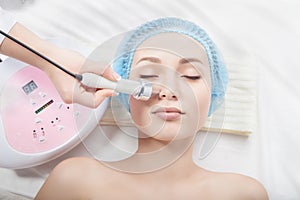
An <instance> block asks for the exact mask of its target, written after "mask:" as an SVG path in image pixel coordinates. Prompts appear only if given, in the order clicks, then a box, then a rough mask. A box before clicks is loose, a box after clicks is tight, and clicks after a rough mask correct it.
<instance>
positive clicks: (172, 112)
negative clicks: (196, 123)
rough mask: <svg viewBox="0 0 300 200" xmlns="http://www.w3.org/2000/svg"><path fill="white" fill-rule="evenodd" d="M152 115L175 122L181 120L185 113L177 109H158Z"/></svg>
mask: <svg viewBox="0 0 300 200" xmlns="http://www.w3.org/2000/svg"><path fill="white" fill-rule="evenodd" d="M152 114H154V115H156V116H157V117H159V118H161V119H163V120H165V121H174V120H177V119H179V118H180V117H181V116H182V115H184V114H185V113H183V112H182V111H181V110H180V109H178V108H176V107H158V108H157V109H155V110H154V111H153V112H152Z"/></svg>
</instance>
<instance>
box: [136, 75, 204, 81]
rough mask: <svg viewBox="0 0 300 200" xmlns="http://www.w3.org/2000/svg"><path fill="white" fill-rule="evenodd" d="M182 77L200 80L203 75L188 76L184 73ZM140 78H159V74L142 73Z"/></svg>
mask: <svg viewBox="0 0 300 200" xmlns="http://www.w3.org/2000/svg"><path fill="white" fill-rule="evenodd" d="M181 77H183V78H188V79H191V80H198V79H200V78H201V76H187V75H182V76H181ZM140 78H144V79H146V78H158V75H140Z"/></svg>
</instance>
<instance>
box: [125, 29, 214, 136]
mask: <svg viewBox="0 0 300 200" xmlns="http://www.w3.org/2000/svg"><path fill="white" fill-rule="evenodd" d="M139 78H142V79H146V80H148V81H150V82H152V84H153V91H154V92H153V95H152V96H151V98H150V99H149V100H148V101H138V100H136V99H134V98H130V111H131V116H132V119H133V121H134V122H135V124H136V125H137V127H138V129H139V131H140V133H141V135H142V136H144V137H153V138H155V139H158V140H165V141H170V140H173V139H182V138H187V137H190V136H194V134H195V133H196V132H197V131H198V130H199V129H200V128H201V127H202V126H203V124H204V122H205V120H206V118H207V115H208V110H209V106H210V98H211V78H210V68H209V62H208V58H207V55H206V52H205V49H204V47H203V46H202V45H201V44H200V43H198V42H197V41H195V40H194V39H192V38H190V37H188V36H185V35H182V34H178V33H163V34H159V35H156V36H153V37H151V38H149V39H147V40H146V41H144V42H143V43H142V44H141V45H140V46H139V48H138V49H137V50H136V52H135V55H134V58H133V62H132V66H131V72H130V79H134V80H136V79H139Z"/></svg>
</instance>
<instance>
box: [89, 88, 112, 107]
mask: <svg viewBox="0 0 300 200" xmlns="http://www.w3.org/2000/svg"><path fill="white" fill-rule="evenodd" d="M117 95H118V93H117V92H115V91H114V90H111V89H102V90H97V92H96V93H95V94H94V99H95V107H98V106H99V105H100V104H101V103H102V102H103V101H104V99H106V98H107V97H112V96H117Z"/></svg>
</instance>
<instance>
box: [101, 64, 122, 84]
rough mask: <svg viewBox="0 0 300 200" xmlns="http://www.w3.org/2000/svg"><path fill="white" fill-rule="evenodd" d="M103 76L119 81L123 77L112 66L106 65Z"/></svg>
mask: <svg viewBox="0 0 300 200" xmlns="http://www.w3.org/2000/svg"><path fill="white" fill-rule="evenodd" d="M102 76H103V77H105V78H107V79H109V80H112V81H119V80H120V79H121V76H120V75H119V74H118V73H117V72H115V71H114V70H113V68H112V67H111V66H108V67H106V69H105V70H104V71H103V74H102Z"/></svg>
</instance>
